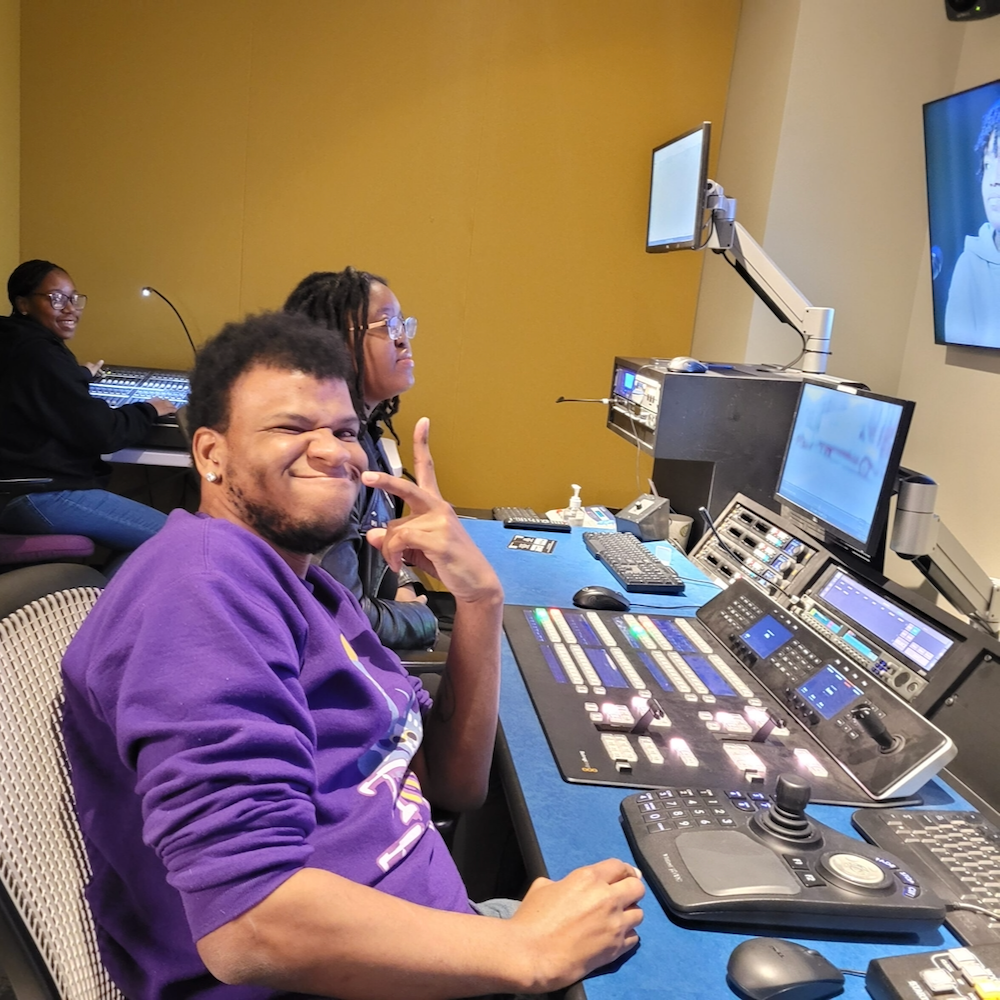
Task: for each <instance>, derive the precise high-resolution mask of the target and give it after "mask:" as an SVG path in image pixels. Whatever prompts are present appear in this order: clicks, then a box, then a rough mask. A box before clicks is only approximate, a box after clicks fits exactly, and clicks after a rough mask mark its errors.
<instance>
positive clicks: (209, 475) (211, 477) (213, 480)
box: [205, 472, 219, 483]
mask: <svg viewBox="0 0 1000 1000" xmlns="http://www.w3.org/2000/svg"><path fill="white" fill-rule="evenodd" d="M205 478H206V479H207V480H208V481H209V482H210V483H217V482H218V481H219V477H218V476H217V475H216V474H215V473H214V472H206V473H205Z"/></svg>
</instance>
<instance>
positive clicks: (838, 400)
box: [775, 381, 913, 559]
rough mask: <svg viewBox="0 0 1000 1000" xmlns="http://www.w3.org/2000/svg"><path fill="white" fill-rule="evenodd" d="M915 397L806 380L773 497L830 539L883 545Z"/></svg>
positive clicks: (866, 553)
mask: <svg viewBox="0 0 1000 1000" xmlns="http://www.w3.org/2000/svg"><path fill="white" fill-rule="evenodd" d="M912 416H913V403H911V402H909V401H908V400H905V399H892V398H890V397H888V396H878V395H876V394H875V393H872V392H863V391H860V390H857V389H855V388H853V387H851V388H847V387H843V386H841V387H834V386H830V385H825V384H818V383H814V382H808V381H807V382H803V384H802V390H801V392H800V394H799V403H798V407H797V408H796V410H795V417H794V418H793V420H792V429H791V432H790V434H789V439H788V446H787V448H786V449H785V457H784V461H783V462H782V466H781V474H780V476H779V478H778V489H777V491H776V493H775V498H776V499H777V500H779V501H780V502H781V503H783V504H785V505H787V508H788V510H789V513H790V515H791V516H792V517H793V519H794V520H796V521H797V522H798V523H800V524H801V525H802V526H803V527H804V528H805V529H806V530H807V531H809V532H810V533H811V534H812V535H814V536H815V537H816V538H818V539H819V540H820V541H822V542H824V543H827V544H829V543H833V544H836V545H842V546H846V547H847V548H849V549H851V550H853V551H854V552H856V553H858V554H859V555H861V556H863V557H865V558H868V559H870V558H871V557H872V556H874V555H876V554H877V553H879V552H880V551H881V548H882V543H883V540H884V536H885V527H886V521H887V520H888V515H889V500H890V498H891V497H892V493H893V490H894V488H895V485H896V477H897V473H898V470H899V462H900V458H901V457H902V454H903V445H904V444H905V443H906V433H907V431H908V430H909V427H910V419H911V418H912Z"/></svg>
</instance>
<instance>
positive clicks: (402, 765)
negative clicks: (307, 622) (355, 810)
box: [340, 635, 430, 872]
mask: <svg viewBox="0 0 1000 1000" xmlns="http://www.w3.org/2000/svg"><path fill="white" fill-rule="evenodd" d="M340 641H341V643H342V645H343V647H344V652H345V653H346V654H347V657H348V659H349V660H350V661H351V664H352V665H353V666H354V668H355V669H356V670H358V671H359V672H360V673H361V674H363V675H364V677H365V678H366V679H367V680H368V682H369V683H370V684H371V685H372V686H373V687H374V688H375V690H376V691H378V692H379V694H380V695H381V696H382V698H383V699H384V700H385V704H386V707H387V708H388V709H389V725H388V728H387V729H386V731H385V732H384V733H383V734H382V735H381V736H380V737H379V739H378V740H377V741H376V742H375V743H374V745H372V746H371V747H369V748H368V750H366V751H365V753H363V754H362V755H361V757H360V758H359V760H358V769H359V770H360V771H361V773H362V775H364V779H363V780H362V781H361V783H360V784H359V785H358V792H359V793H360V794H362V795H365V796H369V797H373V796H375V795H377V794H378V793H379V790H380V789H382V790H383V794H385V793H387V794H389V795H390V796H391V797H392V801H393V805H394V807H395V810H396V815H397V816H398V817H399V820H400V822H401V823H402V824H403V827H404V829H403V833H402V834H401V836H399V837H398V838H397V839H396V840H395V841H394V842H393V843H392V844H390V845H389V847H387V848H386V849H385V850H384V851H382V852H381V853H380V854H379V856H378V857H377V858H376V862H377V863H378V866H379V868H381V869H382V871H384V872H387V871H389V869H390V868H392V867H393V866H394V865H396V864H398V863H399V862H400V861H402V859H403V858H405V857H406V855H407V853H408V852H409V851H410V849H411V848H412V847H413V845H414V844H415V843H416V842H417V841H418V840H419V839H420V838H421V836H423V833H424V831H425V830H426V829H427V824H428V823H429V821H430V805H429V803H428V802H427V800H426V799H425V798H424V796H423V792H422V791H421V790H420V782H419V781H418V780H417V777H416V775H415V774H414V773H413V772H412V771H411V770H410V765H411V763H412V761H413V755H414V754H415V753H416V752H417V748H418V747H419V746H420V741H421V739H422V738H423V734H424V725H423V719H422V718H421V715H420V706H419V705H418V703H417V699H416V696H415V695H414V693H413V691H412V690H411V689H410V688H409V687H408V686H402V687H399V688H396V692H397V693H398V694H399V695H400V697H402V698H403V699H404V700H405V703H406V712H405V714H402V713H400V710H399V706H398V705H397V703H396V702H395V701H393V699H392V697H391V696H390V695H389V693H388V692H387V691H386V690H385V689H384V688H383V687H382V686H381V685H380V684H379V683H378V681H376V680H375V678H374V677H372V675H371V674H370V673H369V672H368V671H367V670H366V669H365V666H364V664H363V663H362V662H361V661H360V660H359V659H358V656H357V654H356V653H355V652H354V650H353V649H352V648H351V644H350V643H349V642H348V641H347V639H346V638H345V637H344V636H343V635H341V637H340Z"/></svg>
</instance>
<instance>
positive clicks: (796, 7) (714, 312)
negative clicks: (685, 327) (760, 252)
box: [693, 0, 1000, 585]
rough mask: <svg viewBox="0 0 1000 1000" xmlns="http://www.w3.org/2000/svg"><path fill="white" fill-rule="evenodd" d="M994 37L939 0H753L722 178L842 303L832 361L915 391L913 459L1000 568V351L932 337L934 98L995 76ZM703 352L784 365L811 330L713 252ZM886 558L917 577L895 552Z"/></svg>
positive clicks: (830, 298)
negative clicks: (929, 170) (770, 304)
mask: <svg viewBox="0 0 1000 1000" xmlns="http://www.w3.org/2000/svg"><path fill="white" fill-rule="evenodd" d="M789 48H791V55H789ZM998 51H1000V18H992V19H989V20H985V21H979V22H971V23H967V24H955V23H953V22H949V21H948V20H946V18H945V14H944V11H943V9H942V4H941V3H940V0H880V2H879V3H877V4H872V3H869V2H868V0H838V2H837V3H823V2H819V0H747V2H746V3H745V4H744V7H743V14H742V18H741V23H740V29H739V35H738V39H737V47H736V54H735V58H734V64H733V79H732V83H731V89H732V97H731V98H730V102H729V106H728V109H727V117H726V129H725V136H724V140H723V145H722V149H721V156H720V162H719V165H718V174H717V177H716V179H717V180H719V181H720V183H722V184H723V185H724V186H725V188H726V193H727V194H730V195H735V196H736V197H737V198H740V199H741V201H740V204H739V209H738V217H739V218H740V219H741V221H745V224H746V225H747V226H748V228H750V230H751V232H752V233H753V235H754V236H756V238H757V239H758V240H759V242H761V243H762V244H763V246H764V247H765V249H766V250H767V251H768V253H769V254H770V255H771V257H772V258H773V259H774V260H775V262H776V263H777V264H778V265H779V266H780V267H781V268H782V269H783V270H784V271H785V272H786V273H787V274H788V276H789V277H790V278H791V279H792V280H793V281H794V282H795V283H796V284H797V285H798V286H799V288H800V289H801V290H802V291H803V293H804V294H805V295H806V296H807V297H808V298H809V299H811V300H812V302H813V303H814V304H816V305H824V306H833V307H834V309H835V310H836V318H835V322H834V328H833V350H834V354H833V358H832V359H831V362H830V368H829V370H830V371H831V372H832V373H833V374H836V375H841V376H845V377H851V378H857V379H860V380H862V381H864V382H867V383H868V384H869V385H871V386H872V387H873V388H875V389H877V390H880V391H882V392H886V393H890V394H896V395H900V396H903V397H906V398H910V399H913V400H915V401H916V403H917V407H916V414H915V417H914V423H913V426H912V428H911V431H910V435H909V442H908V445H907V450H906V453H905V455H904V462H905V463H906V464H907V465H910V466H912V467H914V468H919V469H920V470H921V471H924V472H926V473H927V474H928V475H931V476H932V477H934V478H935V479H937V480H938V482H939V484H940V491H939V497H938V510H939V512H940V513H941V514H942V516H943V517H944V518H945V520H946V522H947V523H948V525H949V527H950V528H951V529H952V531H953V532H955V534H957V535H958V536H959V538H960V539H961V540H962V541H963V543H964V544H965V545H966V547H967V548H968V549H969V550H970V551H971V552H972V553H973V554H974V555H975V557H976V558H977V559H978V560H979V562H980V563H981V564H982V565H983V566H984V568H985V569H986V570H987V571H988V572H990V573H991V574H992V575H994V576H1000V531H998V529H997V527H996V518H995V513H994V509H995V506H996V504H995V501H994V497H995V496H996V495H997V494H998V493H1000V440H998V434H997V431H996V426H997V420H996V416H995V413H994V409H995V407H994V399H995V398H996V396H997V393H998V388H1000V382H998V379H1000V359H994V358H987V359H986V360H984V358H983V352H976V351H971V350H966V351H964V352H963V351H962V350H961V349H957V348H952V349H950V350H946V349H945V348H944V347H938V346H936V345H935V344H934V336H933V327H932V312H931V297H930V280H929V273H928V271H929V267H928V236H927V214H926V187H925V181H924V159H923V126H922V105H923V104H924V103H925V102H927V101H930V100H934V99H936V98H939V97H942V96H944V95H946V94H949V93H953V92H955V91H957V90H960V89H963V88H965V87H970V86H973V85H975V84H978V83H984V82H986V81H988V80H991V79H995V78H996V77H997V76H998V75H1000V69H998V63H997V60H996V54H997V52H998ZM741 95H742V96H741ZM747 95H750V96H749V97H748V96H747ZM776 117H779V118H780V121H779V122H778V124H777V125H776V124H775V118H776ZM748 161H752V162H753V163H754V164H755V166H754V168H751V167H750V166H749V165H748ZM730 177H732V178H733V180H732V182H730ZM744 190H746V192H747V196H746V197H744V194H743V191H744ZM746 220H749V221H746ZM755 227H759V229H758V228H755ZM719 272H721V273H719ZM693 350H694V353H695V354H699V353H701V354H704V355H705V356H706V357H712V358H715V359H719V360H723V359H725V360H744V359H746V360H751V361H769V362H776V363H781V362H785V361H788V360H790V359H791V358H792V357H794V355H795V353H796V351H797V350H798V341H797V338H796V336H795V334H794V333H793V332H792V331H791V330H790V329H789V328H788V327H783V326H782V325H781V324H779V323H778V322H777V321H776V320H775V319H774V318H773V317H772V316H771V315H770V314H769V313H768V312H767V311H766V310H765V309H764V307H763V306H761V305H759V303H756V301H755V300H754V297H753V294H752V292H750V290H749V289H748V288H747V287H746V286H745V285H743V283H742V282H741V281H740V279H739V278H738V277H737V276H736V275H735V274H734V273H732V272H731V270H730V269H729V268H728V267H727V266H726V265H725V264H723V263H722V262H721V261H716V260H712V259H709V260H708V261H707V262H706V267H705V278H704V281H703V284H702V288H701V294H700V298H699V303H698V312H697V318H696V323H695V333H694V343H693ZM990 367H992V368H993V369H994V370H996V373H993V372H992V371H990V370H989V369H990ZM887 570H888V571H889V572H890V575H893V576H895V577H896V578H898V579H900V580H901V582H904V583H907V584H911V585H912V584H914V583H915V582H916V581H917V580H918V577H917V575H916V574H915V571H913V570H912V568H911V567H908V566H906V565H905V564H903V563H902V562H901V561H900V560H898V559H896V558H895V557H892V556H890V559H889V561H888V563H887Z"/></svg>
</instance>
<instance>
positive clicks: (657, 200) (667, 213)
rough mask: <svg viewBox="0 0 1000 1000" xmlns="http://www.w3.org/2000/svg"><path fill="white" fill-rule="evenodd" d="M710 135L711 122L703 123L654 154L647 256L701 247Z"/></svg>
mask: <svg viewBox="0 0 1000 1000" xmlns="http://www.w3.org/2000/svg"><path fill="white" fill-rule="evenodd" d="M711 131H712V125H711V122H702V124H701V125H700V126H699V127H698V128H695V129H692V130H691V131H690V132H685V133H684V134H683V135H679V136H677V138H676V139H671V140H670V142H665V143H664V144H663V145H662V146H657V147H656V149H654V150H653V169H652V178H651V180H650V184H649V223H648V225H647V227H646V253H666V252H667V251H668V250H697V249H698V248H699V247H700V246H701V245H702V242H703V241H702V238H701V233H702V225H703V221H704V217H705V194H706V181H707V180H708V145H709V138H710V135H711Z"/></svg>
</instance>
